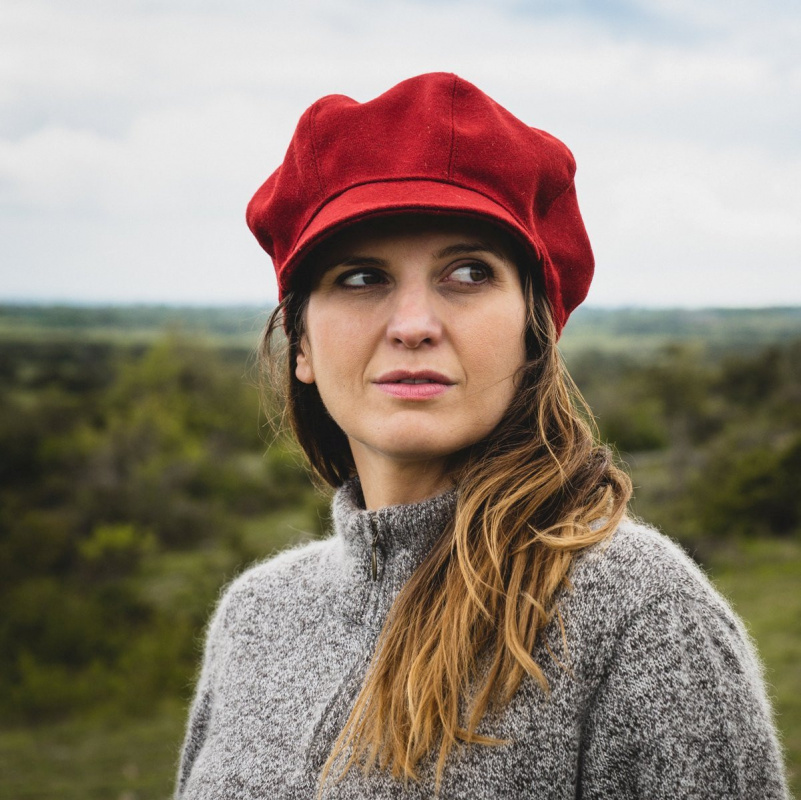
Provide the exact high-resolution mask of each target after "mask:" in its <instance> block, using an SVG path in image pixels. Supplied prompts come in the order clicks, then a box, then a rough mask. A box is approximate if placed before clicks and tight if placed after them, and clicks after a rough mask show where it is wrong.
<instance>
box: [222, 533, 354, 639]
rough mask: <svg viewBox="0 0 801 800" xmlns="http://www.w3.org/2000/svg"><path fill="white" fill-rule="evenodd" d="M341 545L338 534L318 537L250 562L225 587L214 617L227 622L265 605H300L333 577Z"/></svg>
mask: <svg viewBox="0 0 801 800" xmlns="http://www.w3.org/2000/svg"><path fill="white" fill-rule="evenodd" d="M338 546H339V542H338V540H337V539H336V537H329V538H327V539H320V540H315V541H312V542H306V543H303V544H301V545H297V546H295V547H290V548H288V549H287V550H283V551H281V552H280V553H277V554H276V555H273V556H270V557H269V558H266V559H264V560H262V561H259V562H257V563H255V564H253V565H251V566H250V567H248V568H247V569H245V570H244V572H242V573H240V574H239V575H238V576H237V577H236V578H234V579H233V580H232V581H231V582H230V583H229V584H227V585H226V586H225V587H224V588H223V589H222V591H221V594H220V600H219V602H218V605H217V611H216V614H215V617H217V618H218V620H219V622H220V623H222V624H223V625H225V624H226V622H227V621H230V618H231V617H232V616H233V615H236V616H243V615H244V616H248V615H249V613H250V612H251V611H257V612H262V611H263V610H264V608H265V606H266V605H269V606H270V607H272V608H273V610H277V609H276V604H278V605H281V606H285V605H286V606H294V607H297V606H298V604H299V603H302V602H304V598H305V597H306V596H315V595H316V594H317V593H318V592H319V587H320V584H321V583H323V582H325V581H326V580H327V579H329V578H330V576H328V572H329V571H330V570H331V569H332V567H333V566H334V564H335V563H336V561H337V559H336V555H337V548H338Z"/></svg>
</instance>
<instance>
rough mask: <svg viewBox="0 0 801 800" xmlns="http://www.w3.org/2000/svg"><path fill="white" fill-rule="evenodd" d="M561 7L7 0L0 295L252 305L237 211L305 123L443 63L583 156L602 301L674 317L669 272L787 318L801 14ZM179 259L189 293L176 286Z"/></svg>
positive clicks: (0, 30)
mask: <svg viewBox="0 0 801 800" xmlns="http://www.w3.org/2000/svg"><path fill="white" fill-rule="evenodd" d="M538 9H539V10H538ZM555 9H558V6H554V5H553V4H551V5H550V6H548V7H546V4H540V6H539V7H538V6H531V7H526V8H524V9H521V7H520V6H519V5H517V4H515V3H513V2H509V3H497V4H493V5H490V4H483V3H477V2H443V3H434V4H431V3H427V4H423V3H417V2H410V1H409V0H406V1H405V2H404V0H394V1H393V2H386V3H381V4H376V3H369V2H367V0H343V1H342V2H340V3H338V4H337V5H336V6H331V5H330V4H325V3H322V2H313V1H312V0H307V1H306V2H302V3H293V4H288V3H278V2H267V3H265V2H262V3H249V2H244V1H243V2H229V3H227V4H223V3H222V2H211V1H208V2H194V3H190V2H188V0H171V1H170V2H165V3H161V4H153V5H143V4H141V3H137V2H134V1H133V0H122V1H121V2H118V3H115V4H100V3H97V2H89V1H88V0H83V1H81V0H76V2H75V3H71V4H69V7H67V6H65V5H64V4H59V3H56V2H54V1H53V0H28V2H24V3H23V2H20V1H19V0H17V1H16V2H14V1H13V0H8V1H7V2H6V4H5V5H4V6H3V7H2V11H0V87H3V88H2V89H0V208H2V209H4V215H5V221H4V223H3V225H2V228H3V237H4V241H6V242H7V243H8V244H6V245H4V249H5V253H4V255H3V261H4V262H5V264H4V267H3V273H2V277H0V296H11V295H14V296H18V297H19V296H25V295H27V296H41V292H42V291H43V290H42V288H41V287H43V286H50V287H54V286H60V287H61V288H60V289H59V292H62V293H63V294H64V296H67V295H69V296H71V297H73V298H75V299H78V298H80V297H84V296H86V297H88V296H89V295H90V294H91V295H92V297H93V299H120V300H123V299H126V298H131V299H133V298H136V299H142V296H141V295H142V292H144V291H145V288H144V287H147V292H149V293H155V294H153V297H152V298H151V299H159V297H160V298H161V299H165V300H172V301H178V300H181V299H185V300H193V299H195V300H197V299H201V298H210V297H220V299H223V296H224V299H226V300H235V299H243V300H245V299H248V298H250V297H253V296H254V295H258V294H259V292H261V291H263V289H264V286H265V283H264V280H263V274H264V270H265V268H266V266H267V265H266V263H265V260H266V256H264V255H263V254H261V253H260V251H259V250H258V248H257V246H256V245H255V243H253V242H251V241H249V239H248V237H249V234H248V232H247V231H246V229H245V227H244V224H243V222H242V217H243V213H244V206H245V204H246V202H247V199H248V198H249V196H250V194H251V193H252V192H253V191H254V190H255V189H256V188H257V186H258V185H259V183H260V182H261V181H262V180H264V179H265V178H266V177H267V175H268V174H269V172H270V171H271V170H272V169H273V168H274V167H275V166H277V164H278V163H279V162H280V160H281V158H282V157H283V153H284V150H285V148H286V145H287V144H288V141H289V138H290V136H291V133H292V130H293V128H294V125H295V123H296V121H297V118H298V117H299V115H300V113H301V112H302V111H303V109H304V108H305V107H306V106H307V105H309V104H310V103H311V102H312V101H313V100H315V99H316V98H317V97H319V96H320V95H322V94H325V93H329V92H341V93H344V94H350V95H351V96H354V97H356V98H357V99H359V100H366V99H369V98H371V97H373V96H375V95H376V94H378V93H379V92H380V91H383V90H384V89H386V88H388V87H389V86H391V85H392V84H393V83H395V82H397V81H398V80H401V79H403V78H405V77H408V76H409V75H412V74H416V73H419V72H424V71H429V70H434V69H447V70H453V71H456V72H458V73H460V74H462V75H463V76H464V77H465V78H467V79H468V80H472V81H474V82H475V83H477V84H478V85H479V86H481V87H482V88H483V89H485V90H486V91H487V92H488V93H489V94H491V95H492V96H493V97H495V98H496V99H497V100H498V101H499V102H502V103H503V104H505V105H507V107H509V108H510V110H512V111H513V112H514V113H516V114H517V115H518V116H520V117H521V118H522V119H524V120H526V121H527V122H529V123H530V124H533V125H536V126H537V127H543V128H545V129H546V130H551V131H552V132H553V133H555V134H556V135H558V136H560V137H561V138H564V139H565V141H567V143H568V144H569V145H570V146H571V148H572V149H573V150H574V152H575V153H576V156H577V158H578V161H579V190H580V200H581V201H582V207H583V208H584V210H585V215H586V217H587V223H588V228H589V230H590V233H591V235H592V238H593V241H594V245H595V249H596V251H597V253H598V256H599V259H598V261H599V276H598V282H597V284H596V287H595V288H594V290H593V295H592V297H593V299H594V300H595V301H596V302H605V303H614V302H616V300H619V301H621V302H632V303H637V302H643V303H653V302H657V303H659V302H665V303H674V302H687V297H686V294H682V293H681V292H680V291H675V290H674V289H672V288H670V286H669V282H668V281H665V282H664V283H663V284H658V286H657V291H656V292H655V284H654V282H653V280H652V279H651V278H650V277H649V276H650V275H651V274H655V275H660V274H678V273H677V271H679V272H681V271H682V270H683V272H682V273H681V274H683V275H684V283H685V284H687V282H691V281H695V284H693V285H695V286H696V287H697V289H696V291H695V294H696V296H697V298H698V302H699V303H709V304H714V303H718V302H720V303H729V304H748V303H750V302H765V303H773V302H798V303H801V282H798V281H795V282H793V287H796V288H794V289H793V288H788V282H787V280H781V279H780V278H781V276H783V275H785V274H786V272H787V271H788V270H791V269H794V268H795V269H797V266H798V260H799V257H800V254H801V246H799V245H800V244H801V243H799V237H798V234H796V232H795V231H796V228H797V227H798V226H797V225H796V224H794V222H795V220H797V219H798V218H799V212H801V201H799V186H801V167H799V163H800V162H801V142H799V141H798V140H797V136H796V135H794V133H793V131H797V130H798V128H799V123H800V122H801V109H799V107H798V103H797V94H798V90H799V86H800V85H801V66H799V63H798V59H797V56H794V55H791V53H797V52H799V49H798V48H795V49H793V48H792V47H791V45H792V44H795V45H798V44H799V43H801V35H799V20H800V19H801V14H799V12H798V11H797V10H796V9H795V8H794V7H791V6H790V5H789V4H786V3H782V2H780V1H779V0H774V1H773V2H772V3H770V4H769V7H768V10H767V11H765V10H764V9H762V7H760V9H756V7H755V6H754V5H753V4H749V3H742V2H735V3H733V4H731V5H727V6H726V7H725V8H723V9H720V4H719V3H717V2H716V3H713V2H712V1H711V0H699V2H692V3H691V2H689V0H648V2H646V1H645V0H642V2H640V3H633V4H631V5H630V6H629V7H628V10H627V9H626V8H625V7H622V6H621V9H620V10H619V13H618V16H617V17H612V16H601V15H600V14H598V13H596V14H595V15H593V16H588V15H582V13H581V12H580V9H578V8H573V9H570V13H569V14H567V15H566V14H560V13H559V12H558V11H557V10H555ZM716 9H717V11H716ZM626 14H628V17H627V18H626ZM624 23H625V24H624ZM660 25H663V26H664V27H663V28H662V27H660ZM20 220H25V221H26V222H25V223H24V224H21V223H20ZM35 230H38V231H39V233H38V235H37V237H38V238H37V241H36V246H32V245H31V242H30V240H29V239H26V238H25V237H26V236H32V235H33V231H35ZM49 236H52V237H53V239H52V241H48V237H49ZM59 237H60V241H61V242H64V241H68V242H69V246H68V248H66V250H67V251H68V252H65V247H63V246H59ZM123 252H124V256H123V255H120V253H123ZM226 253H230V254H231V257H232V260H233V261H235V262H236V264H238V265H243V266H242V268H241V270H240V271H238V272H236V280H235V281H234V280H232V282H231V284H230V285H229V284H226V285H225V286H221V284H220V280H221V278H220V276H221V274H222V276H224V277H225V276H231V277H232V278H233V274H234V273H232V272H231V267H230V266H228V267H221V265H223V264H225V263H226V262H227V260H228V259H227V258H226ZM112 256H113V257H114V258H115V259H116V264H117V266H116V268H115V271H114V272H113V273H109V272H108V270H107V268H106V266H105V265H106V263H107V262H108V260H109V259H110V258H112ZM756 260H759V262H760V263H761V264H762V265H763V266H762V272H761V274H760V280H759V281H758V282H757V283H758V285H751V284H750V283H748V281H747V280H746V277H748V276H750V277H749V280H751V281H753V264H754V263H755V261H756ZM182 261H183V262H186V263H191V264H193V265H195V271H194V273H193V279H192V280H191V281H187V280H186V279H185V278H186V275H185V274H184V273H183V272H182V271H180V270H179V271H178V272H176V273H175V275H173V277H172V278H171V277H170V276H171V275H172V273H171V272H170V270H172V269H174V266H173V265H174V264H176V263H178V262H182ZM6 264H8V265H9V266H8V268H7V267H6ZM604 270H606V271H607V272H606V273H605V272H604ZM671 270H672V272H671ZM771 270H772V272H771ZM733 271H734V272H733ZM737 271H739V272H737ZM735 272H736V274H737V275H740V276H741V277H740V278H738V279H737V280H736V281H731V280H730V279H731V276H732V275H733V274H734V273H735ZM66 273H70V274H66ZM604 274H608V275H609V276H610V277H611V276H614V280H610V281H607V282H605V281H606V278H604ZM110 276H113V277H110ZM173 278H174V279H173ZM676 283H677V284H678V283H679V282H676ZM26 287H27V288H26ZM159 287H161V288H160V289H159ZM724 287H725V288H724ZM773 287H775V290H774V288H773ZM159 291H161V292H162V294H161V295H158V292H159ZM793 291H794V292H795V294H793ZM237 292H239V293H240V294H237ZM771 292H773V294H771ZM148 296H150V295H148ZM759 298H761V299H759Z"/></svg>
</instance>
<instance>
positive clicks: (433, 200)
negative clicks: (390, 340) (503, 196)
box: [279, 179, 540, 295]
mask: <svg viewBox="0 0 801 800" xmlns="http://www.w3.org/2000/svg"><path fill="white" fill-rule="evenodd" d="M403 212H420V213H431V214H462V215H466V216H478V217H482V218H484V219H488V220H490V221H493V222H496V223H498V224H500V225H501V226H502V227H504V228H506V229H508V230H510V231H511V233H512V234H514V235H515V236H516V238H518V239H519V240H521V241H522V243H524V244H525V245H527V246H528V248H529V249H530V250H531V252H532V253H533V255H534V256H535V257H536V258H539V255H540V248H539V246H538V244H537V242H534V241H532V239H531V237H530V235H529V234H528V233H527V232H526V229H525V227H524V226H523V225H522V224H521V223H520V222H519V221H518V220H517V219H516V218H515V217H514V216H513V215H512V214H510V213H509V212H508V211H507V210H506V209H505V208H504V207H503V206H501V205H500V204H498V203H496V202H495V201H494V200H492V199H490V198H489V197H487V196H486V195H483V194H480V193H479V192H475V191H473V190H472V189H465V188H464V187H462V186H456V185H454V184H452V183H444V182H440V181H431V180H413V179H412V180H409V179H406V180H391V181H381V182H375V183H365V184H362V185H360V186H354V187H353V188H351V189H348V190H347V191H346V192H343V193H342V194H340V195H337V196H336V197H335V198H334V199H333V200H331V201H329V202H328V203H326V204H325V205H324V206H323V207H322V208H320V209H319V211H317V213H316V214H315V215H314V217H312V219H311V221H310V222H309V224H308V225H307V226H306V228H305V229H304V231H303V233H302V234H301V235H300V237H299V239H298V241H297V243H296V244H295V247H294V248H293V249H292V252H291V253H290V254H289V256H288V258H287V259H286V261H285V265H284V268H283V269H282V271H281V275H282V279H283V280H282V283H281V285H280V286H279V290H280V292H281V294H282V295H283V294H284V293H285V292H286V291H288V290H289V288H290V286H291V284H292V276H293V274H294V273H295V272H296V269H297V266H298V262H299V261H300V260H301V259H302V258H303V257H304V256H306V255H307V254H308V253H309V251H310V250H311V249H312V248H313V247H315V246H316V245H318V244H320V242H322V241H323V240H324V239H325V238H327V237H328V236H330V235H331V234H333V233H335V232H336V231H339V230H341V229H342V228H345V227H347V226H348V225H352V224H353V223H355V222H358V221H359V220H362V219H367V218H369V217H375V216H386V215H388V214H397V213H403Z"/></svg>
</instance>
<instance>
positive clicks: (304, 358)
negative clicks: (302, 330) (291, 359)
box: [295, 336, 314, 383]
mask: <svg viewBox="0 0 801 800" xmlns="http://www.w3.org/2000/svg"><path fill="white" fill-rule="evenodd" d="M308 350H309V343H308V342H307V341H306V337H305V336H304V337H303V338H302V339H301V340H300V344H299V345H298V356H297V360H296V363H295V377H296V378H297V379H298V380H299V381H300V382H301V383H314V369H312V362H311V357H310V355H307V352H308Z"/></svg>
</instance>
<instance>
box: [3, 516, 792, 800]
mask: <svg viewBox="0 0 801 800" xmlns="http://www.w3.org/2000/svg"><path fill="white" fill-rule="evenodd" d="M287 524H288V525H289V526H290V527H291V526H292V525H294V523H291V522H288V523H287ZM711 574H712V578H713V580H714V581H715V583H716V584H717V586H718V587H719V588H720V589H721V591H722V592H723V593H724V594H725V595H726V596H727V597H728V598H729V600H730V601H731V602H732V604H733V606H734V608H735V609H736V610H737V612H738V613H739V614H740V616H741V617H742V618H743V619H744V620H745V622H746V624H747V626H748V628H749V630H750V632H751V634H752V636H753V637H754V640H755V641H756V643H757V646H758V648H759V651H760V654H761V656H762V658H763V661H764V664H765V670H766V673H765V674H766V680H767V682H768V685H769V686H770V687H771V691H772V697H773V703H774V708H775V711H776V720H777V724H778V728H779V730H780V732H781V735H782V737H783V739H784V745H785V748H786V753H787V763H788V769H789V772H790V779H791V786H792V788H793V792H794V794H795V795H797V796H801V669H799V665H800V664H801V593H799V591H798V587H799V585H801V544H799V543H798V542H796V541H776V540H771V541H753V542H738V543H737V544H736V545H732V546H730V547H729V548H727V549H726V551H725V552H721V553H720V554H719V558H718V559H717V560H716V563H715V564H714V565H712V570H711ZM187 696H188V693H187ZM140 711H141V713H140V714H137V715H132V716H130V717H126V718H120V717H118V718H116V719H108V718H101V719H97V720H92V719H91V718H76V719H70V720H65V721H62V722H59V723H55V724H51V725H41V726H34V727H22V728H12V729H7V730H0V774H2V776H3V779H2V781H0V800H163V798H166V797H168V796H169V795H170V792H171V791H172V785H173V781H174V777H175V770H176V764H177V758H178V752H179V748H180V744H181V739H182V736H183V725H184V718H185V707H184V706H183V705H181V704H180V703H163V704H162V705H161V706H160V707H159V708H157V709H155V710H154V711H153V712H152V713H150V714H148V713H145V712H144V710H140Z"/></svg>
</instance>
